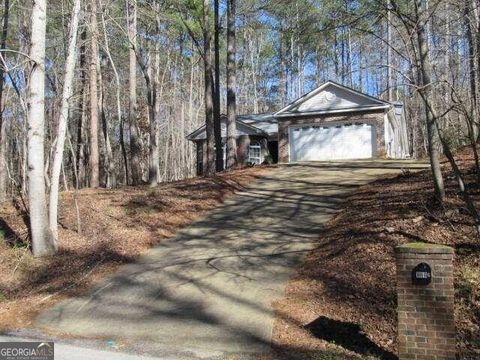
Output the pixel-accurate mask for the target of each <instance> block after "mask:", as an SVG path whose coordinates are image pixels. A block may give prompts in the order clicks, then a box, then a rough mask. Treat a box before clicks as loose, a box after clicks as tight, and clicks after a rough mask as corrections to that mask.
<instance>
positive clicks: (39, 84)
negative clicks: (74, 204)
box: [27, 0, 57, 256]
mask: <svg viewBox="0 0 480 360" xmlns="http://www.w3.org/2000/svg"><path fill="white" fill-rule="evenodd" d="M31 21H32V44H31V48H30V61H31V62H32V70H31V72H30V79H29V104H28V140H27V141H28V144H27V147H28V200H29V210H30V231H31V237H32V251H33V255H34V256H46V255H53V254H55V252H56V251H57V249H56V247H55V243H54V242H52V238H51V236H50V230H49V228H48V216H47V199H46V195H45V171H44V170H45V156H44V153H45V34H46V25H47V1H46V0H34V1H33V9H32V18H31Z"/></svg>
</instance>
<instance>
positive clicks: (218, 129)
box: [213, 0, 224, 171]
mask: <svg viewBox="0 0 480 360" xmlns="http://www.w3.org/2000/svg"><path fill="white" fill-rule="evenodd" d="M218 7H219V0H214V8H215V19H214V20H215V36H214V38H215V39H214V40H215V41H214V42H215V90H214V95H213V96H214V102H213V105H214V115H213V116H214V133H215V163H216V169H217V171H222V170H223V165H224V164H223V146H222V125H221V119H220V41H219V37H220V24H219V14H218V12H219V8H218Z"/></svg>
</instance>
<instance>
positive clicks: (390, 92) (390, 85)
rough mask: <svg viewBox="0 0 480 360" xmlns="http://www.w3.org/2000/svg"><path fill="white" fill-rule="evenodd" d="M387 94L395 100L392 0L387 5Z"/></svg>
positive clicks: (390, 98)
mask: <svg viewBox="0 0 480 360" xmlns="http://www.w3.org/2000/svg"><path fill="white" fill-rule="evenodd" d="M387 6H388V10H387V44H386V45H387V93H388V101H393V100H394V97H395V95H394V87H393V68H392V65H393V64H392V46H393V43H392V12H391V11H390V7H391V4H390V0H388V3H387Z"/></svg>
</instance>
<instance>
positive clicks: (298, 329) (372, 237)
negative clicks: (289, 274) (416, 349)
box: [274, 151, 480, 359]
mask: <svg viewBox="0 0 480 360" xmlns="http://www.w3.org/2000/svg"><path fill="white" fill-rule="evenodd" d="M460 158H461V160H462V161H461V165H462V168H463V170H464V171H465V172H466V173H467V174H468V181H469V188H470V189H471V190H472V193H473V194H474V196H475V200H476V203H477V206H478V208H479V209H480V194H479V188H478V186H477V185H476V184H475V179H474V176H473V171H472V166H473V161H472V158H471V156H470V155H469V152H468V151H466V152H464V153H462V154H461V155H460ZM444 170H445V174H446V175H447V177H446V185H447V201H446V204H445V211H444V212H443V211H440V210H439V209H435V207H434V206H432V204H431V201H430V199H431V189H432V184H431V181H430V173H429V172H428V171H425V172H421V173H415V174H404V175H401V176H398V177H395V178H390V179H383V180H380V181H376V182H374V183H372V184H369V185H366V186H364V187H362V188H360V190H359V191H356V192H355V193H354V194H353V195H351V196H350V197H348V198H347V200H346V201H345V203H344V204H343V205H342V212H341V213H340V214H338V215H337V216H336V217H335V218H334V219H333V220H332V221H331V222H330V224H329V226H328V227H327V229H326V231H325V232H324V233H322V236H321V238H319V239H318V246H317V248H316V249H315V250H314V251H313V252H312V253H311V254H310V255H309V256H308V259H307V261H306V262H305V264H304V265H303V266H302V268H301V269H300V270H299V272H298V274H297V276H296V277H295V278H294V279H292V280H291V282H290V283H289V286H288V288H287V291H286V294H285V297H284V298H283V299H282V300H280V301H278V303H277V304H276V310H277V314H278V320H277V322H276V326H275V329H274V336H275V339H276V343H277V345H278V348H279V349H280V353H288V354H290V356H289V358H292V356H293V355H291V354H293V353H295V354H296V355H295V357H293V358H297V356H300V355H298V354H300V353H304V354H314V355H311V356H312V357H309V356H306V357H298V358H302V359H303V358H314V359H317V358H318V359H323V358H325V359H327V358H330V357H328V356H327V355H328V354H329V353H330V352H332V351H333V353H342V354H347V355H341V356H340V355H339V357H335V356H334V357H332V358H341V359H343V358H344V356H347V358H369V357H370V356H372V357H373V358H381V359H394V358H396V356H395V352H396V292H395V286H396V284H395V277H394V274H395V260H394V247H395V246H397V245H399V244H402V243H406V242H412V241H423V242H432V243H440V244H446V245H451V246H454V247H455V250H456V263H455V266H456V272H455V282H456V324H457V330H458V336H457V344H458V350H459V353H460V358H461V359H479V358H480V266H479V265H480V237H479V236H478V234H476V232H475V231H474V228H473V221H472V219H471V218H470V217H469V216H468V212H467V211H466V209H465V208H464V205H463V203H462V201H461V199H460V196H459V194H458V191H457V185H456V182H455V179H454V178H453V176H452V173H451V172H450V168H449V167H448V165H447V164H444ZM322 353H324V354H325V356H324V357H321V355H320V354H322ZM317 356H319V357H317ZM287 357H288V356H287Z"/></svg>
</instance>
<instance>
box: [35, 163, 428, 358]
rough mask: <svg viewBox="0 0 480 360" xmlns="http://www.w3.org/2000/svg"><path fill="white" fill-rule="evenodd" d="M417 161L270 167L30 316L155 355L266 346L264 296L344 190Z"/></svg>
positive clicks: (271, 295)
mask: <svg viewBox="0 0 480 360" xmlns="http://www.w3.org/2000/svg"><path fill="white" fill-rule="evenodd" d="M424 166H425V165H422V164H415V163H413V162H406V161H350V162H336V163H302V164H290V165H284V166H279V167H278V168H277V169H275V170H274V171H272V172H271V173H269V174H268V175H267V176H265V177H264V178H262V179H260V180H258V181H256V182H255V183H253V184H252V185H251V186H249V187H248V189H246V190H245V191H243V192H240V193H237V194H236V195H234V196H232V197H231V198H229V199H228V200H227V201H226V202H225V203H223V204H222V205H221V206H219V207H217V208H216V209H214V210H213V211H210V212H208V213H207V214H206V215H205V216H203V217H202V219H200V220H198V221H196V222H195V223H193V224H191V225H190V226H189V227H187V228H185V229H183V230H182V231H180V232H179V233H178V234H177V235H176V236H175V237H173V238H170V239H168V240H165V241H163V242H162V243H161V244H160V245H159V246H157V247H155V248H153V249H151V250H150V251H149V252H148V253H147V254H146V255H144V256H143V257H141V258H140V259H139V260H138V261H137V262H136V263H133V264H128V265H125V266H123V267H122V268H121V269H120V271H119V272H118V273H116V274H115V275H114V276H112V277H110V278H108V279H106V280H104V281H103V282H101V283H100V284H99V285H98V286H97V287H95V288H94V289H92V290H91V291H90V292H89V293H88V294H86V295H85V296H83V297H79V298H75V299H71V300H67V301H64V302H61V303H59V304H57V305H56V306H54V307H53V308H51V309H49V310H47V311H45V312H43V313H42V314H40V316H39V318H38V319H37V325H38V326H39V327H40V328H42V329H48V330H54V331H55V332H62V333H67V334H70V335H72V336H81V337H87V338H89V337H92V338H99V337H100V338H108V339H116V340H121V341H123V342H125V343H127V344H136V348H137V349H138V348H139V347H141V348H142V349H143V351H145V352H150V353H154V354H156V355H157V356H159V355H161V357H165V358H167V357H168V358H189V359H190V358H224V357H225V356H226V355H228V354H237V355H238V354H244V355H248V354H250V355H253V354H257V355H258V354H259V353H266V352H268V351H269V349H270V340H271V333H272V327H273V321H274V314H273V311H272V306H271V305H272V302H273V301H274V300H275V299H278V298H279V297H281V296H282V294H283V291H284V288H285V285H286V283H287V281H288V279H289V278H290V276H291V275H292V273H293V272H294V271H295V268H296V266H297V265H298V264H299V263H300V262H301V261H302V259H303V257H304V256H305V254H306V253H307V252H308V251H309V250H310V249H311V248H312V246H313V244H314V243H315V241H316V239H318V237H319V236H321V233H322V228H323V227H324V225H325V223H326V222H327V221H328V220H329V219H330V218H331V217H332V216H333V215H334V214H335V212H336V209H337V205H338V204H339V203H340V202H341V201H342V200H343V198H344V196H345V194H347V193H348V192H350V191H353V190H355V189H356V188H357V187H358V186H360V185H362V184H365V183H367V182H370V181H373V180H375V179H376V178H378V177H380V176H384V175H386V174H393V173H399V172H400V171H402V169H406V168H409V169H414V168H417V167H422V168H423V167H424ZM139 344H142V346H139ZM132 346H133V345H132Z"/></svg>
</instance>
